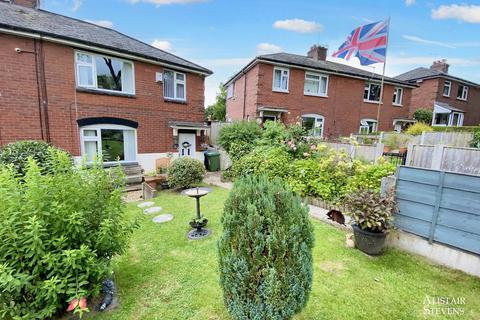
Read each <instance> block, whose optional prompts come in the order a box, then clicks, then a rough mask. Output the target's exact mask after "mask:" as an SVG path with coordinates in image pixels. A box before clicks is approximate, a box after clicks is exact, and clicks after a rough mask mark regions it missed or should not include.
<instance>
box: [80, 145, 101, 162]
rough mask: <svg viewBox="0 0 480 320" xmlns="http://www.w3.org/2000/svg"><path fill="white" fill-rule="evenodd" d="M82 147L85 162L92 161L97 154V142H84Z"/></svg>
mask: <svg viewBox="0 0 480 320" xmlns="http://www.w3.org/2000/svg"><path fill="white" fill-rule="evenodd" d="M83 146H84V149H85V156H86V158H87V161H88V162H91V161H93V160H94V159H95V157H96V156H97V153H98V147H97V141H85V142H84V145H83Z"/></svg>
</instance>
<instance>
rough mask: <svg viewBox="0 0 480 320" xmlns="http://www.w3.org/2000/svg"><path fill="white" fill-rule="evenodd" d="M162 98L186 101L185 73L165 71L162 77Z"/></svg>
mask: <svg viewBox="0 0 480 320" xmlns="http://www.w3.org/2000/svg"><path fill="white" fill-rule="evenodd" d="M163 78H164V79H163V96H164V97H165V98H168V99H172V100H180V101H185V100H186V75H185V73H180V72H175V71H170V70H166V71H165V72H164V77H163Z"/></svg>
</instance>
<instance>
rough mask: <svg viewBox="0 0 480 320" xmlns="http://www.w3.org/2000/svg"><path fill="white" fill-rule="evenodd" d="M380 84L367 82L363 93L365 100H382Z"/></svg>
mask: <svg viewBox="0 0 480 320" xmlns="http://www.w3.org/2000/svg"><path fill="white" fill-rule="evenodd" d="M380 91H381V89H380V85H379V84H376V83H365V91H364V94H363V100H364V101H371V102H379V101H380Z"/></svg>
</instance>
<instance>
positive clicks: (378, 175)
mask: <svg viewBox="0 0 480 320" xmlns="http://www.w3.org/2000/svg"><path fill="white" fill-rule="evenodd" d="M395 169H396V167H395V165H394V164H392V163H390V162H388V161H386V160H385V159H384V158H380V159H379V160H378V161H377V163H373V164H364V165H359V166H357V168H356V171H355V174H354V175H353V176H351V177H350V178H349V180H348V183H347V185H346V186H345V192H344V194H349V193H355V192H357V191H358V190H360V189H368V190H373V191H375V192H380V186H381V183H382V178H383V177H387V176H390V175H392V174H394V173H395Z"/></svg>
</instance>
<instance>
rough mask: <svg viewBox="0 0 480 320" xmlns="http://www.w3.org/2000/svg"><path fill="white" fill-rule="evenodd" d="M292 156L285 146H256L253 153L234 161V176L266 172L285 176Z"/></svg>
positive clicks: (276, 175)
mask: <svg viewBox="0 0 480 320" xmlns="http://www.w3.org/2000/svg"><path fill="white" fill-rule="evenodd" d="M291 161H292V158H291V156H290V155H289V154H288V152H287V151H286V149H285V147H268V146H259V147H256V148H255V149H254V150H253V151H252V152H251V153H249V154H248V155H246V156H244V157H242V158H240V159H239V160H238V161H236V162H234V164H233V166H232V174H233V176H234V177H241V176H248V175H251V174H254V175H261V174H266V175H268V176H269V177H272V178H273V177H279V178H284V177H285V176H286V175H288V173H289V171H290V164H291Z"/></svg>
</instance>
